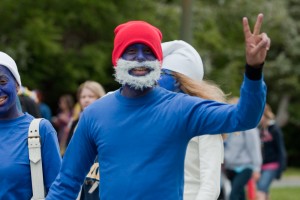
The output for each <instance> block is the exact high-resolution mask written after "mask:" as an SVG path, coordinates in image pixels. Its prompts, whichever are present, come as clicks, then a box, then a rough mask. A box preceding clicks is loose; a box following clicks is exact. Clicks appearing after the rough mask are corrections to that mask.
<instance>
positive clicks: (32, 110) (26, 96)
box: [18, 86, 42, 118]
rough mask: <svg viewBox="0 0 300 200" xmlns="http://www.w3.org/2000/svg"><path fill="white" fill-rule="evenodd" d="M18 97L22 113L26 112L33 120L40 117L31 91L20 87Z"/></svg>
mask: <svg viewBox="0 0 300 200" xmlns="http://www.w3.org/2000/svg"><path fill="white" fill-rule="evenodd" d="M18 95H19V99H20V103H21V108H22V111H23V112H27V113H29V114H31V115H32V116H34V117H35V118H39V117H42V115H41V112H40V109H39V105H38V104H37V98H36V95H35V93H34V92H33V91H31V90H29V89H28V88H27V87H24V86H20V89H19V91H18Z"/></svg>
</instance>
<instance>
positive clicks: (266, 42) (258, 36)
mask: <svg viewBox="0 0 300 200" xmlns="http://www.w3.org/2000/svg"><path fill="white" fill-rule="evenodd" d="M263 17H264V16H263V14H259V15H258V16H257V19H256V23H255V25H254V30H253V33H251V30H250V27H249V23H248V19H247V18H246V17H244V18H243V26H244V36H245V43H246V62H247V64H248V65H250V66H252V67H258V66H259V65H261V64H262V63H264V61H265V59H266V56H267V52H268V50H269V48H270V45H271V40H270V38H269V37H268V36H267V34H266V33H260V28H261V24H262V21H263Z"/></svg>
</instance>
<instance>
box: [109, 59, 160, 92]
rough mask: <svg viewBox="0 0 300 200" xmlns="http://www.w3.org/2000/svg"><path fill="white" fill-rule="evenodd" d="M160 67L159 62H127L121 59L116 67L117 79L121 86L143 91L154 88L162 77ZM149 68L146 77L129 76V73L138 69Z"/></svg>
mask: <svg viewBox="0 0 300 200" xmlns="http://www.w3.org/2000/svg"><path fill="white" fill-rule="evenodd" d="M160 65H161V63H160V62H159V61H158V60H155V61H144V62H137V61H127V60H124V59H119V60H118V62H117V66H116V67H115V74H114V76H115V78H116V81H117V82H119V83H120V84H122V85H124V84H128V85H129V86H131V87H132V88H134V89H141V90H143V89H144V88H147V87H152V86H154V85H155V84H156V81H157V80H158V79H159V77H160ZM141 67H143V68H148V69H149V70H150V72H149V73H148V74H146V75H145V76H133V75H130V74H129V71H130V70H132V69H137V68H141Z"/></svg>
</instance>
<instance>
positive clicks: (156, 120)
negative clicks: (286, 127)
mask: <svg viewBox="0 0 300 200" xmlns="http://www.w3.org/2000/svg"><path fill="white" fill-rule="evenodd" d="M262 21H263V15H262V14H259V15H258V17H257V20H256V23H255V26H254V29H253V31H251V29H250V27H249V24H248V20H247V18H243V28H244V36H245V55H246V64H245V74H244V79H243V83H242V85H241V89H240V97H238V98H234V99H233V100H230V101H229V100H228V99H227V98H228V95H226V94H224V92H223V91H222V90H221V89H220V87H218V86H217V85H216V84H214V83H213V82H212V81H209V80H205V79H204V69H203V63H202V59H201V57H200V55H199V53H198V52H197V51H196V50H195V49H194V48H193V47H192V46H191V45H190V44H188V43H187V42H184V41H181V40H174V41H168V42H162V33H161V32H160V30H159V29H158V28H157V27H155V26H153V25H151V24H149V23H147V22H144V21H129V22H126V23H123V24H120V25H119V26H117V27H116V28H115V32H114V33H115V38H114V48H113V52H112V63H113V66H114V70H115V74H114V76H115V80H116V81H117V82H118V83H120V85H121V87H120V88H119V89H118V90H116V91H111V92H109V93H107V94H106V91H105V89H104V88H103V87H102V85H101V84H100V83H98V82H96V81H92V80H87V81H85V82H84V83H82V84H80V85H79V86H78V90H77V96H76V97H77V99H76V100H77V103H76V102H75V99H73V96H72V95H70V94H64V95H62V96H61V97H60V98H59V100H58V112H57V114H56V115H53V114H52V113H53V112H52V111H51V109H50V107H49V106H48V105H47V104H46V103H45V99H44V98H43V93H42V92H41V91H40V90H37V89H36V90H32V91H30V90H28V89H27V88H25V87H23V86H22V84H21V77H20V75H19V72H18V68H17V65H16V63H15V61H14V60H13V59H12V58H11V57H10V56H9V55H7V54H6V53H4V52H0V128H1V133H2V134H1V136H0V141H1V143H2V146H3V148H1V149H3V150H0V161H2V163H5V164H3V165H2V166H1V167H0V174H1V177H2V180H3V181H2V182H1V183H0V185H1V188H5V190H2V189H1V190H0V199H31V198H32V199H35V197H34V196H33V189H34V186H33V185H32V183H31V176H32V168H31V165H30V162H34V163H37V162H42V166H43V174H44V175H43V177H44V184H45V191H46V197H44V198H45V199H47V200H58V199H62V200H67V199H70V200H71V199H73V200H74V199H81V200H88V199H94V200H95V199H136V200H140V199H145V200H147V199H151V200H152V199H171V200H176V199H178V200H180V199H185V200H199V199H201V200H214V199H220V195H219V194H220V191H221V190H222V186H221V183H222V176H221V175H222V173H223V172H224V174H225V175H226V177H227V178H228V179H229V180H230V183H231V190H230V195H229V200H243V199H246V193H245V186H246V184H247V183H248V181H249V180H250V179H253V180H254V181H255V182H257V192H256V193H257V200H267V199H268V198H269V189H270V185H271V183H272V181H273V180H274V179H276V178H277V179H278V178H280V176H281V174H282V172H283V170H284V169H285V168H286V153H285V147H284V140H283V134H282V132H281V129H280V128H279V127H278V126H277V125H276V123H275V120H274V119H275V116H274V114H273V112H272V110H271V108H270V106H269V105H268V104H267V105H266V85H265V83H264V80H263V75H262V74H263V66H264V63H265V58H266V55H267V52H268V50H269V48H270V39H269V38H268V36H267V34H266V33H261V32H260V28H261V25H262ZM29 103H30V105H29ZM30 109H31V110H30ZM33 109H34V110H33ZM40 117H42V118H43V120H42V121H41V124H40V125H39V130H40V141H41V144H40V146H41V147H40V150H41V153H40V154H41V158H42V159H41V160H42V161H41V160H34V159H29V157H30V156H31V155H30V154H29V152H28V145H27V139H28V133H27V132H28V128H29V126H30V123H31V121H32V120H33V119H34V118H40ZM5 147H7V148H5ZM36 148H37V149H38V148H39V146H37V147H36ZM37 152H38V151H37ZM37 154H38V153H37ZM223 162H224V164H223ZM87 175H88V176H87ZM4 185H5V187H4ZM2 186H3V187H2ZM221 193H222V192H221ZM223 198H224V199H225V197H223Z"/></svg>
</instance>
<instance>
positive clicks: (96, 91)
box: [67, 81, 105, 145]
mask: <svg viewBox="0 0 300 200" xmlns="http://www.w3.org/2000/svg"><path fill="white" fill-rule="evenodd" d="M104 95H105V90H104V89H103V87H102V85H101V84H100V83H98V82H96V81H86V82H84V83H82V84H81V85H80V86H79V87H78V89H77V103H76V104H75V106H74V112H73V118H72V121H71V128H70V133H69V134H68V139H67V145H68V144H69V142H70V140H71V138H72V136H73V133H74V130H75V128H76V126H77V123H78V121H79V117H80V113H81V112H82V111H83V109H84V108H86V107H87V106H88V105H90V104H91V103H93V102H94V101H96V100H97V99H99V98H101V97H103V96H104Z"/></svg>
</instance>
